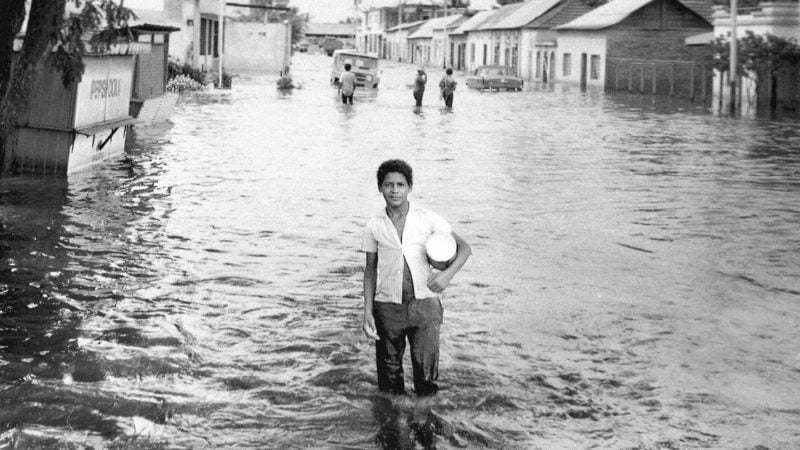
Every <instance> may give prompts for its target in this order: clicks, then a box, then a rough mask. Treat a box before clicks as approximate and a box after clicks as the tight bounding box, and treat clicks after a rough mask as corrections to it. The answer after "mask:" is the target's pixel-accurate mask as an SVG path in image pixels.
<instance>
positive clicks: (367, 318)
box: [362, 314, 381, 341]
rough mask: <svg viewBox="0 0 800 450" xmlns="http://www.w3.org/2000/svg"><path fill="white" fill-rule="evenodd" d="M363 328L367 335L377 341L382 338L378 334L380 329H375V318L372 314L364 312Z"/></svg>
mask: <svg viewBox="0 0 800 450" xmlns="http://www.w3.org/2000/svg"><path fill="white" fill-rule="evenodd" d="M362 329H363V330H364V335H366V336H367V337H368V338H370V339H374V340H376V341H378V340H380V339H381V338H380V337H379V336H378V331H377V330H376V329H375V318H374V317H373V316H372V314H369V315H367V314H364V326H363V327H362Z"/></svg>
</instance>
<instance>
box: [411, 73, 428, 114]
mask: <svg viewBox="0 0 800 450" xmlns="http://www.w3.org/2000/svg"><path fill="white" fill-rule="evenodd" d="M427 82H428V75H427V74H426V73H425V69H423V68H421V67H420V68H419V69H417V76H416V77H414V100H416V101H417V106H422V96H423V95H424V94H425V83H427Z"/></svg>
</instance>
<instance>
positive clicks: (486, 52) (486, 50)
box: [483, 44, 489, 66]
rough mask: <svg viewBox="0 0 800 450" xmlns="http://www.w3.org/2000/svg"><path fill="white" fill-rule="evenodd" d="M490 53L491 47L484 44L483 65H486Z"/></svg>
mask: <svg viewBox="0 0 800 450" xmlns="http://www.w3.org/2000/svg"><path fill="white" fill-rule="evenodd" d="M487 54H489V48H488V47H487V46H486V44H483V65H484V66H485V65H486V55H487Z"/></svg>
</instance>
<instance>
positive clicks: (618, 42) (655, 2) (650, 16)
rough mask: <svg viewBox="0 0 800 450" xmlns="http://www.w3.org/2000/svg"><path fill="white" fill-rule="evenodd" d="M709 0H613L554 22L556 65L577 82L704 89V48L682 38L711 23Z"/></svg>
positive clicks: (669, 90)
mask: <svg viewBox="0 0 800 450" xmlns="http://www.w3.org/2000/svg"><path fill="white" fill-rule="evenodd" d="M710 13H711V5H710V3H707V2H700V1H694V0H613V1H611V2H610V3H606V4H604V5H602V6H600V7H598V8H596V9H593V10H592V11H590V12H588V13H587V14H584V15H582V16H580V17H578V18H577V19H575V20H573V21H570V22H568V23H566V24H564V25H561V26H557V27H555V30H557V32H558V33H557V41H558V46H557V49H556V51H555V54H556V56H555V57H556V60H557V61H560V63H559V66H560V67H559V68H558V69H557V71H556V76H557V78H558V79H559V80H560V81H562V82H567V83H572V84H577V85H580V86H582V87H587V86H594V87H600V88H606V89H616V90H627V91H630V92H638V93H643V94H671V95H681V96H686V97H690V98H694V97H696V96H698V95H702V96H706V95H710V88H711V86H710V82H711V81H710V80H711V73H712V72H711V67H710V62H711V53H710V48H706V47H692V46H687V45H686V38H687V37H689V36H693V35H696V34H700V33H704V32H708V31H710V30H711V29H712V26H711V22H710V21H709V19H710Z"/></svg>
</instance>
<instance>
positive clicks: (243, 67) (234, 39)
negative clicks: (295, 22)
mask: <svg viewBox="0 0 800 450" xmlns="http://www.w3.org/2000/svg"><path fill="white" fill-rule="evenodd" d="M290 35H291V25H289V24H283V23H266V24H265V23H252V22H229V23H226V24H225V53H224V56H223V66H224V68H225V71H227V72H228V73H239V72H274V73H277V72H280V71H281V70H284V68H286V67H287V66H288V65H289V58H290V55H291V48H290V39H291V36H290Z"/></svg>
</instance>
